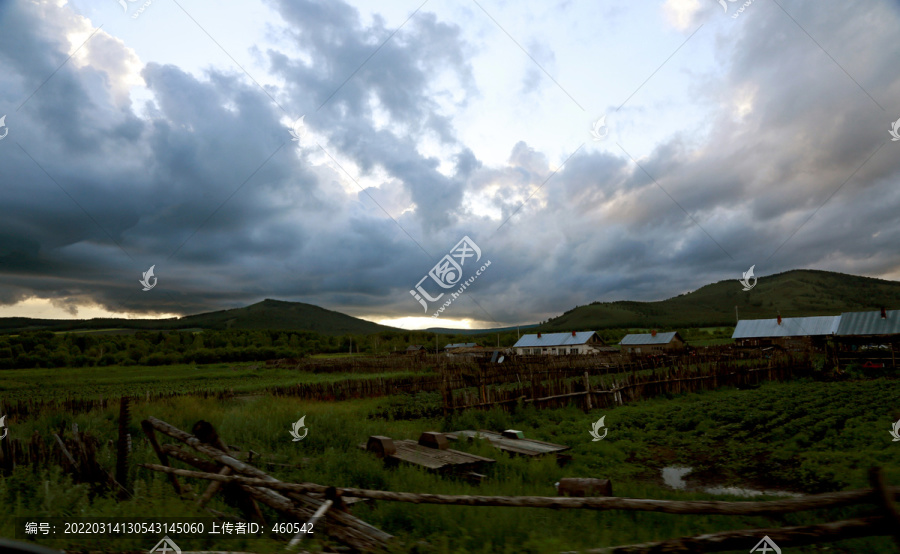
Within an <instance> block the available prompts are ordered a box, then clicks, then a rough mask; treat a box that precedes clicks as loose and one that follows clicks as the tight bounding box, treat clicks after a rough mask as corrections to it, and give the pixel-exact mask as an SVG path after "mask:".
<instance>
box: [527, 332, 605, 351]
mask: <svg viewBox="0 0 900 554" xmlns="http://www.w3.org/2000/svg"><path fill="white" fill-rule="evenodd" d="M601 346H603V340H602V339H601V338H600V337H599V336H598V335H597V333H595V332H594V331H580V332H576V331H572V332H571V333H538V334H536V335H525V336H523V337H522V338H520V339H519V342H517V343H516V344H515V345H513V348H515V349H516V354H519V355H526V356H528V355H537V354H546V355H555V356H560V355H565V354H595V353H597V352H598V349H599V348H600V347H601Z"/></svg>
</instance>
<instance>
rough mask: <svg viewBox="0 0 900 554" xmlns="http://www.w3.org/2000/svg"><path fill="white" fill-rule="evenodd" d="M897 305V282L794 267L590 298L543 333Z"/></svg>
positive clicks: (729, 321)
mask: <svg viewBox="0 0 900 554" xmlns="http://www.w3.org/2000/svg"><path fill="white" fill-rule="evenodd" d="M882 306H885V307H887V308H888V309H897V308H900V283H898V282H896V281H886V280H884V279H875V278H873V277H860V276H857V275H847V274H844V273H835V272H831V271H819V270H812V269H795V270H791V271H786V272H784V273H779V274H776V275H770V276H765V277H759V278H758V281H757V283H756V285H755V286H754V287H753V288H752V289H751V290H749V291H744V290H743V289H742V286H741V284H740V283H739V282H738V280H737V279H728V280H726V281H719V282H718V283H713V284H711V285H706V286H703V287H700V288H699V289H697V290H695V291H693V292H689V293H686V294H681V295H679V296H675V297H673V298H669V299H667V300H660V301H656V302H633V301H624V300H623V301H617V302H594V303H592V304H589V305H587V306H579V307H577V308H575V309H572V310H569V311H568V312H565V313H564V314H562V315H560V316H557V317H554V318H551V319H550V320H548V321H547V322H546V323H543V324H542V325H541V326H540V330H542V331H548V332H549V331H553V330H564V331H570V330H578V329H595V330H596V329H611V328H619V329H622V328H646V327H668V328H676V327H683V328H687V327H716V326H732V325H734V324H735V322H736V317H735V307H737V312H738V315H739V317H740V319H765V318H774V317H777V316H778V315H779V314H780V315H781V316H783V317H800V316H817V315H839V314H841V312H854V311H866V310H877V309H879V308H880V307H882Z"/></svg>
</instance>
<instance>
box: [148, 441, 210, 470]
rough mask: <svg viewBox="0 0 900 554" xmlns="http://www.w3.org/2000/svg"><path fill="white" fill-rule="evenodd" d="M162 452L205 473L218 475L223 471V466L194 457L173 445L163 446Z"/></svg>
mask: <svg viewBox="0 0 900 554" xmlns="http://www.w3.org/2000/svg"><path fill="white" fill-rule="evenodd" d="M162 451H163V452H165V453H166V454H168V455H169V456H172V457H173V458H175V459H176V460H180V461H182V462H184V463H186V464H188V465H192V466H194V467H196V468H197V469H199V470H201V471H205V472H207V473H217V472H218V471H219V469H221V466H219V465H216V464H214V463H212V462H210V461H208V460H204V459H203V458H198V457H197V456H192V455H191V454H190V453H189V452H185V451H184V450H182V449H180V448H178V447H177V446H175V445H172V444H164V445H162Z"/></svg>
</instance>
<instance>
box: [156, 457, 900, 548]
mask: <svg viewBox="0 0 900 554" xmlns="http://www.w3.org/2000/svg"><path fill="white" fill-rule="evenodd" d="M141 467H144V468H147V469H150V470H152V471H158V472H162V473H166V474H168V475H170V476H171V477H173V478H174V477H175V476H181V477H192V478H198V479H204V480H208V481H212V482H222V483H235V484H238V485H240V486H242V487H246V488H250V487H260V488H266V489H271V490H274V491H280V492H282V493H285V494H308V493H320V494H324V493H328V494H330V495H331V497H332V498H335V499H337V500H338V501H339V499H340V498H342V497H356V498H368V499H372V500H381V501H390V502H409V503H413V504H442V505H455V506H505V507H522V508H553V509H588V510H627V511H649V512H661V513H668V514H716V515H730V516H760V515H779V514H787V513H796V512H801V511H808V510H819V509H827V508H837V507H846V506H858V505H865V504H874V505H875V507H876V510H875V513H874V514H872V515H868V516H864V517H857V518H854V519H846V520H840V521H834V522H829V523H824V524H816V525H806V526H797V527H785V528H772V529H741V530H737V531H725V532H719V533H708V534H704V535H699V536H694V537H681V538H676V539H671V540H665V541H658V542H651V543H644V544H631V545H624V546H612V547H601V548H596V549H591V550H586V551H583V552H585V553H592V554H624V553H629V554H637V553H646V554H649V553H651V552H721V551H725V550H743V549H745V548H747V547H748V546H752V544H753V543H754V542H756V541H757V540H759V539H760V538H762V537H763V536H768V537H769V538H770V539H772V540H773V541H775V542H777V543H778V544H779V546H781V547H792V546H803V545H810V544H817V543H823V542H835V541H840V540H845V539H850V538H860V537H869V536H893V537H894V539H895V541H896V543H897V545H898V546H900V515H898V511H897V508H896V507H895V506H894V504H893V502H894V500H895V499H896V498H897V497H898V496H900V487H888V486H887V485H886V484H885V482H884V479H883V477H882V474H881V472H880V470H878V469H875V468H873V469H872V470H871V471H870V481H871V483H872V488H871V489H863V490H856V491H845V492H837V493H826V494H819V495H810V496H805V497H801V498H795V499H788V500H774V501H765V502H722V501H672V500H654V499H637V498H616V497H611V498H561V497H542V496H470V495H443V494H418V493H407V492H391V491H379V490H368V489H356V488H337V487H327V486H325V485H319V484H315V483H284V482H279V481H273V480H272V479H271V478H269V479H264V478H263V479H260V478H254V477H253V476H252V474H248V472H247V471H240V470H238V471H239V472H240V473H244V475H236V474H235V475H232V474H225V475H223V474H222V473H215V472H203V471H191V470H183V469H177V468H172V467H169V466H168V465H167V464H165V463H164V464H163V465H158V464H141Z"/></svg>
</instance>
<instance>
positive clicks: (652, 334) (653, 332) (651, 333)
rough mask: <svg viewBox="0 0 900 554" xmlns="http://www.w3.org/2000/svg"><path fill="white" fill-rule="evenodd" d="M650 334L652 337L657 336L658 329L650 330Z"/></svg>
mask: <svg viewBox="0 0 900 554" xmlns="http://www.w3.org/2000/svg"><path fill="white" fill-rule="evenodd" d="M650 336H651V337H655V336H656V329H654V330H652V331H650Z"/></svg>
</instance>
